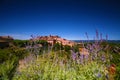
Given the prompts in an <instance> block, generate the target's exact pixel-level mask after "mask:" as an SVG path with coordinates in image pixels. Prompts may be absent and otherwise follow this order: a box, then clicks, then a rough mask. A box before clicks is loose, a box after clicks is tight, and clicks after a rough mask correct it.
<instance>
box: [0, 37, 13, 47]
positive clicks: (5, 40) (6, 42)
mask: <svg viewBox="0 0 120 80" xmlns="http://www.w3.org/2000/svg"><path fill="white" fill-rule="evenodd" d="M13 40H14V39H13V38H12V37H10V36H0V48H4V47H8V46H10V45H11V44H12V42H13Z"/></svg>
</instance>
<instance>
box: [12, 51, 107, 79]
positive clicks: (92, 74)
mask: <svg viewBox="0 0 120 80" xmlns="http://www.w3.org/2000/svg"><path fill="white" fill-rule="evenodd" d="M52 54H53V56H54V57H53V58H51V56H52ZM66 59H67V58H65V57H58V55H57V54H56V53H54V52H52V53H51V54H44V55H41V56H39V58H37V59H36V60H35V61H33V62H31V63H29V64H28V65H27V67H24V68H23V69H22V70H21V71H17V72H16V74H15V75H14V78H13V80H29V79H36V80H38V79H40V80H48V79H49V80H97V79H98V80H103V79H105V74H106V73H105V70H106V69H105V66H104V65H101V64H99V63H97V62H91V63H87V64H85V65H81V64H76V63H74V61H72V59H69V60H66ZM65 60H66V62H65Z"/></svg>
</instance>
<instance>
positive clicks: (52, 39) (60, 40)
mask: <svg viewBox="0 0 120 80" xmlns="http://www.w3.org/2000/svg"><path fill="white" fill-rule="evenodd" d="M37 40H46V41H47V42H48V43H50V44H52V45H53V44H55V43H57V42H58V43H61V44H62V45H69V46H73V45H74V44H75V42H73V41H70V40H67V39H64V38H61V37H59V36H52V35H49V36H38V37H37Z"/></svg>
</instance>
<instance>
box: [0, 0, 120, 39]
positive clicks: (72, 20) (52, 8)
mask: <svg viewBox="0 0 120 80" xmlns="http://www.w3.org/2000/svg"><path fill="white" fill-rule="evenodd" d="M96 30H98V32H99V34H100V33H102V35H103V38H105V36H106V35H108V39H110V40H120V0H0V36H3V35H10V36H12V37H14V38H15V39H29V38H30V35H34V36H38V35H39V36H44V35H59V36H61V37H62V38H66V39H69V40H85V39H87V37H86V35H85V33H86V32H87V34H88V36H89V39H94V37H95V33H96V32H95V31H96Z"/></svg>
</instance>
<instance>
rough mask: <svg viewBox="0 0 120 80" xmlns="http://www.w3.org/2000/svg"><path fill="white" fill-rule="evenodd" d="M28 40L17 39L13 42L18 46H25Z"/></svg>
mask: <svg viewBox="0 0 120 80" xmlns="http://www.w3.org/2000/svg"><path fill="white" fill-rule="evenodd" d="M28 42H29V40H17V39H16V40H14V41H13V44H14V45H15V46H18V47H25V46H26V43H28Z"/></svg>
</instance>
